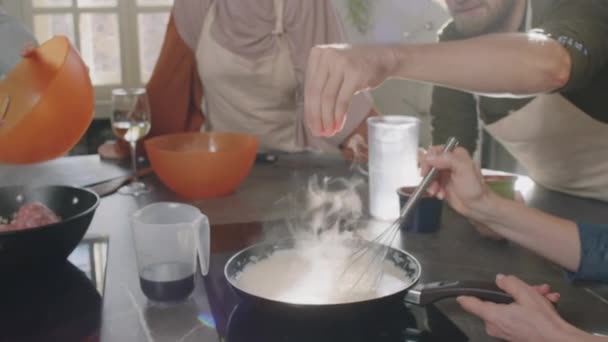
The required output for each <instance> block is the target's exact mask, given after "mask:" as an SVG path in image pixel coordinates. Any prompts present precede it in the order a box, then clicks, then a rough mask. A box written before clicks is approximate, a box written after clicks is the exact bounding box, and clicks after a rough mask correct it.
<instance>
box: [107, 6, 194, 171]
mask: <svg viewBox="0 0 608 342" xmlns="http://www.w3.org/2000/svg"><path fill="white" fill-rule="evenodd" d="M146 91H147V93H148V101H149V102H150V110H151V123H152V127H151V130H150V134H148V136H147V137H146V138H150V137H153V136H158V135H163V134H169V133H177V132H185V131H196V130H199V129H200V127H201V125H202V124H203V120H204V118H203V113H202V109H201V101H202V96H203V91H202V84H201V81H200V79H199V76H198V72H197V69H196V60H195V57H194V52H193V51H192V49H191V48H190V47H189V46H188V45H187V44H186V43H185V42H184V40H183V39H182V37H181V36H180V34H179V32H178V30H177V27H176V24H175V17H174V15H173V14H172V15H171V17H170V19H169V24H168V26H167V32H166V34H165V38H164V41H163V45H162V48H161V51H160V55H159V58H158V61H157V62H156V66H155V67H154V71H153V73H152V76H151V77H150V80H149V82H148V84H147V86H146ZM98 152H99V155H100V156H102V157H103V158H109V159H120V158H127V157H128V156H129V147H128V144H127V143H126V142H124V141H122V140H119V141H117V142H106V143H105V144H103V145H102V146H100V147H99V150H98Z"/></svg>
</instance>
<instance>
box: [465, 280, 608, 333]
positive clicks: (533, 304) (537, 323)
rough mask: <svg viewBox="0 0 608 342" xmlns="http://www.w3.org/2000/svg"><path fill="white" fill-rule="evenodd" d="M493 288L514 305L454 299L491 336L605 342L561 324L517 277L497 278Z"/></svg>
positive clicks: (548, 306)
mask: <svg viewBox="0 0 608 342" xmlns="http://www.w3.org/2000/svg"><path fill="white" fill-rule="evenodd" d="M496 285H497V286H498V287H499V288H501V289H502V290H503V291H505V292H507V293H509V294H510V295H511V296H513V299H514V300H515V302H514V303H512V304H509V305H504V304H495V303H491V302H483V301H481V300H479V299H477V298H474V297H459V298H458V299H457V300H458V303H459V304H460V305H461V306H462V308H463V309H464V310H466V311H468V312H469V313H471V314H473V315H475V316H478V317H479V318H481V319H482V320H483V321H484V322H485V325H486V331H487V333H488V334H489V335H490V336H493V337H497V338H499V339H502V340H506V341H534V342H572V341H577V342H606V341H608V339H606V338H605V337H598V336H593V335H590V334H588V333H586V332H584V331H582V330H580V329H577V328H576V327H574V326H572V325H571V324H569V323H568V322H566V321H564V319H562V318H561V317H560V316H559V315H558V313H557V311H556V310H555V307H554V306H553V305H551V303H550V302H549V301H548V300H547V298H544V297H543V295H542V294H540V293H539V292H538V290H537V289H535V288H533V287H531V286H529V285H527V284H526V283H524V282H523V281H521V280H520V279H518V278H517V277H514V276H504V275H500V274H499V275H498V276H497V277H496Z"/></svg>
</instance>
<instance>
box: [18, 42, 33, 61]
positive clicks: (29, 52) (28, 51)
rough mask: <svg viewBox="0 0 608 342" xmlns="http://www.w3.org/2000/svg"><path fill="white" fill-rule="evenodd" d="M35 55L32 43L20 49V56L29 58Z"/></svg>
mask: <svg viewBox="0 0 608 342" xmlns="http://www.w3.org/2000/svg"><path fill="white" fill-rule="evenodd" d="M35 55H36V46H35V45H34V44H32V43H30V44H27V45H25V46H24V47H23V49H21V57H23V58H31V57H34V56H35Z"/></svg>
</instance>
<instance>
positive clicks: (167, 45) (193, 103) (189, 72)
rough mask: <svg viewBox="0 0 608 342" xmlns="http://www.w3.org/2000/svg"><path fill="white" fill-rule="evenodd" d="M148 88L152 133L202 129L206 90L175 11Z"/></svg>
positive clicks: (159, 133)
mask: <svg viewBox="0 0 608 342" xmlns="http://www.w3.org/2000/svg"><path fill="white" fill-rule="evenodd" d="M146 90H147V92H148V98H149V101H150V108H151V111H152V113H151V114H152V115H151V117H152V129H151V131H150V135H149V136H150V137H152V136H156V135H162V134H168V133H177V132H184V131H196V130H199V129H200V127H201V125H202V124H203V112H202V107H201V101H202V99H203V97H202V96H203V90H202V84H201V81H200V78H199V74H198V71H197V66H196V58H195V56H194V51H193V50H192V49H191V48H190V47H189V46H188V45H187V44H186V43H185V42H184V40H183V39H182V38H181V37H180V34H179V32H178V30H177V27H176V24H175V17H174V16H173V15H172V16H171V19H170V20H169V25H168V26H167V33H166V35H165V40H164V42H163V46H162V48H161V52H160V55H159V58H158V61H157V63H156V66H155V68H154V71H153V73H152V76H151V78H150V81H149V82H148V84H147V86H146Z"/></svg>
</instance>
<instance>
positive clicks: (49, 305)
mask: <svg viewBox="0 0 608 342" xmlns="http://www.w3.org/2000/svg"><path fill="white" fill-rule="evenodd" d="M107 250H108V240H107V238H101V237H100V238H85V239H83V241H82V242H81V243H80V244H79V245H78V247H77V248H76V249H75V250H74V252H73V253H72V254H71V255H70V257H69V259H68V260H67V261H65V262H63V263H60V264H54V265H52V266H46V267H41V268H40V269H38V270H33V269H27V270H25V269H22V270H19V271H12V272H10V273H8V274H7V273H4V274H2V277H1V281H0V303H1V304H0V326H1V328H0V341H65V342H71V341H74V342H85V341H86V342H93V341H99V331H100V326H101V308H102V295H103V286H104V279H105V271H106V260H107Z"/></svg>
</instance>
